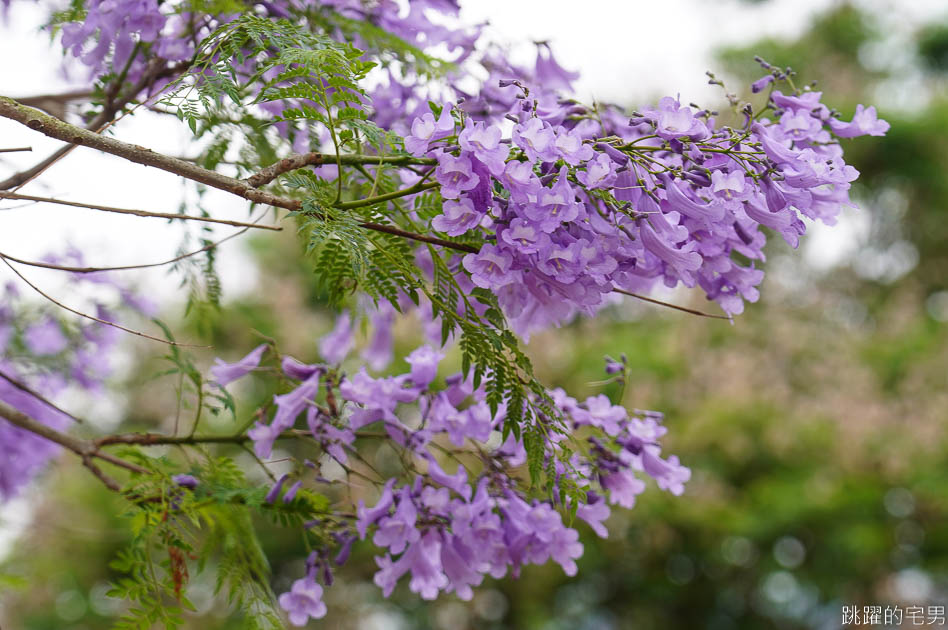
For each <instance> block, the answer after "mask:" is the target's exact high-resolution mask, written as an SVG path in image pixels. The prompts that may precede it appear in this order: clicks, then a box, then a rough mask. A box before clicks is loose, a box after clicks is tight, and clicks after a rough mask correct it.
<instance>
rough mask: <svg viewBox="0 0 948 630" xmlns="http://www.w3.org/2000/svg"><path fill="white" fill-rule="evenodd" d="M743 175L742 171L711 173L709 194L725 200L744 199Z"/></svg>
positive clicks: (717, 171)
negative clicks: (711, 193)
mask: <svg viewBox="0 0 948 630" xmlns="http://www.w3.org/2000/svg"><path fill="white" fill-rule="evenodd" d="M744 183H745V182H744V173H743V172H742V171H729V172H724V171H720V170H716V171H712V172H711V192H713V193H714V194H716V195H718V196H719V197H723V198H725V199H728V200H730V199H743V198H744Z"/></svg>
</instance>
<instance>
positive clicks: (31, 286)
mask: <svg viewBox="0 0 948 630" xmlns="http://www.w3.org/2000/svg"><path fill="white" fill-rule="evenodd" d="M0 260H2V261H3V264H5V265H6V266H7V267H9V268H10V270H11V271H13V273H15V274H16V275H17V276H19V278H20V280H22V281H23V282H25V283H26V284H27V285H29V287H30V288H31V289H33V290H34V291H36V292H37V293H39V294H40V295H42V296H43V297H44V298H46V299H47V300H49V301H50V302H52V303H53V304H55V305H56V306H58V307H59V308H61V309H63V310H66V311H69V312H70V313H72V314H74V315H78V316H79V317H84V318H86V319H89V320H92V321H94V322H98V323H99V324H104V325H106V326H111V327H113V328H118V329H119V330H122V331H125V332H127V333H130V334H132V335H137V336H139V337H144V338H145V339H151V340H152V341H158V342H160V343H164V344H167V345H169V346H182V347H188V348H206V347H207V346H198V345H195V344H191V343H179V342H177V341H169V340H167V339H162V338H161V337H153V336H152V335H149V334H148V333H143V332H141V331H139V330H133V329H131V328H126V327H125V326H122V325H120V324H116V323H115V322H110V321H109V320H107V319H100V318H98V317H95V316H94V315H89V314H88V313H83V312H82V311H77V310H76V309H74V308H70V307H68V306H66V305H65V304H63V303H62V302H59V301H58V300H56V299H55V298H53V297H52V296H50V295H49V294H47V293H44V292H43V290H42V289H40V288H39V287H38V286H36V285H35V284H33V283H32V282H30V281H29V280H27V279H26V278H25V277H24V276H23V274H22V273H20V272H19V271H18V270H17V268H16V267H14V266H13V265H11V264H10V261H9V260H7V259H6V258H5V257H3V256H0Z"/></svg>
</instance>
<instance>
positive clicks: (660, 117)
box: [653, 96, 710, 140]
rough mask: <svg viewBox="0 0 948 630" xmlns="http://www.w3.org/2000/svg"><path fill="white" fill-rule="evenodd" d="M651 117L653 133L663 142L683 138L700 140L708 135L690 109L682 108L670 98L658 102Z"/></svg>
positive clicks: (704, 127) (700, 121)
mask: <svg viewBox="0 0 948 630" xmlns="http://www.w3.org/2000/svg"><path fill="white" fill-rule="evenodd" d="M653 115H654V121H655V133H657V134H658V136H659V137H660V138H664V139H665V140H672V139H677V138H685V137H690V138H693V139H696V140H701V139H704V138H706V137H707V136H708V135H710V134H709V133H708V128H707V126H706V125H705V124H704V122H703V121H702V120H701V119H700V118H697V117H695V115H694V113H693V112H692V111H691V108H690V107H682V106H681V103H679V102H678V99H675V98H672V97H670V96H666V97H664V98H663V99H661V100H660V101H659V102H658V109H657V110H654V112H653Z"/></svg>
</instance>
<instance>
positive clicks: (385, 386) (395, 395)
mask: <svg viewBox="0 0 948 630" xmlns="http://www.w3.org/2000/svg"><path fill="white" fill-rule="evenodd" d="M406 377H407V375H403V376H398V377H392V376H387V377H383V378H372V377H371V376H369V375H368V373H367V372H366V371H365V367H364V366H363V367H361V368H359V371H358V372H356V374H355V375H354V376H352V377H350V378H346V379H345V380H343V381H342V383H341V384H340V385H339V393H340V394H341V395H342V397H343V398H345V399H346V400H351V401H352V402H357V403H360V404H362V405H365V406H366V407H367V408H372V409H387V410H391V409H394V408H395V406H396V405H397V404H398V403H400V402H402V403H407V402H414V401H415V400H417V398H418V395H419V392H418V390H417V389H413V388H406V387H405V386H404V385H405V381H406Z"/></svg>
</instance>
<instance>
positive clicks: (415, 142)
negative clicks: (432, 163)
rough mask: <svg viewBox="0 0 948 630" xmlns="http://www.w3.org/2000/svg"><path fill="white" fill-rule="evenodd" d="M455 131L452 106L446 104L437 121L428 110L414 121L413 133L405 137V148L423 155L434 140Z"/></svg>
mask: <svg viewBox="0 0 948 630" xmlns="http://www.w3.org/2000/svg"><path fill="white" fill-rule="evenodd" d="M453 133H454V118H452V116H451V108H450V107H449V106H445V107H444V108H443V109H442V110H441V116H440V117H439V118H438V120H437V121H435V117H434V114H432V113H431V112H428V113H426V114H424V115H422V116H421V117H420V118H416V119H415V120H414V121H413V122H412V124H411V134H410V135H408V136H407V137H406V138H405V150H406V151H408V152H409V153H411V154H412V155H415V156H422V155H424V154H425V153H426V152H427V151H428V147H429V145H430V144H431V143H432V142H434V141H435V140H440V139H441V138H446V137H448V136H450V135H451V134H453Z"/></svg>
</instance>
